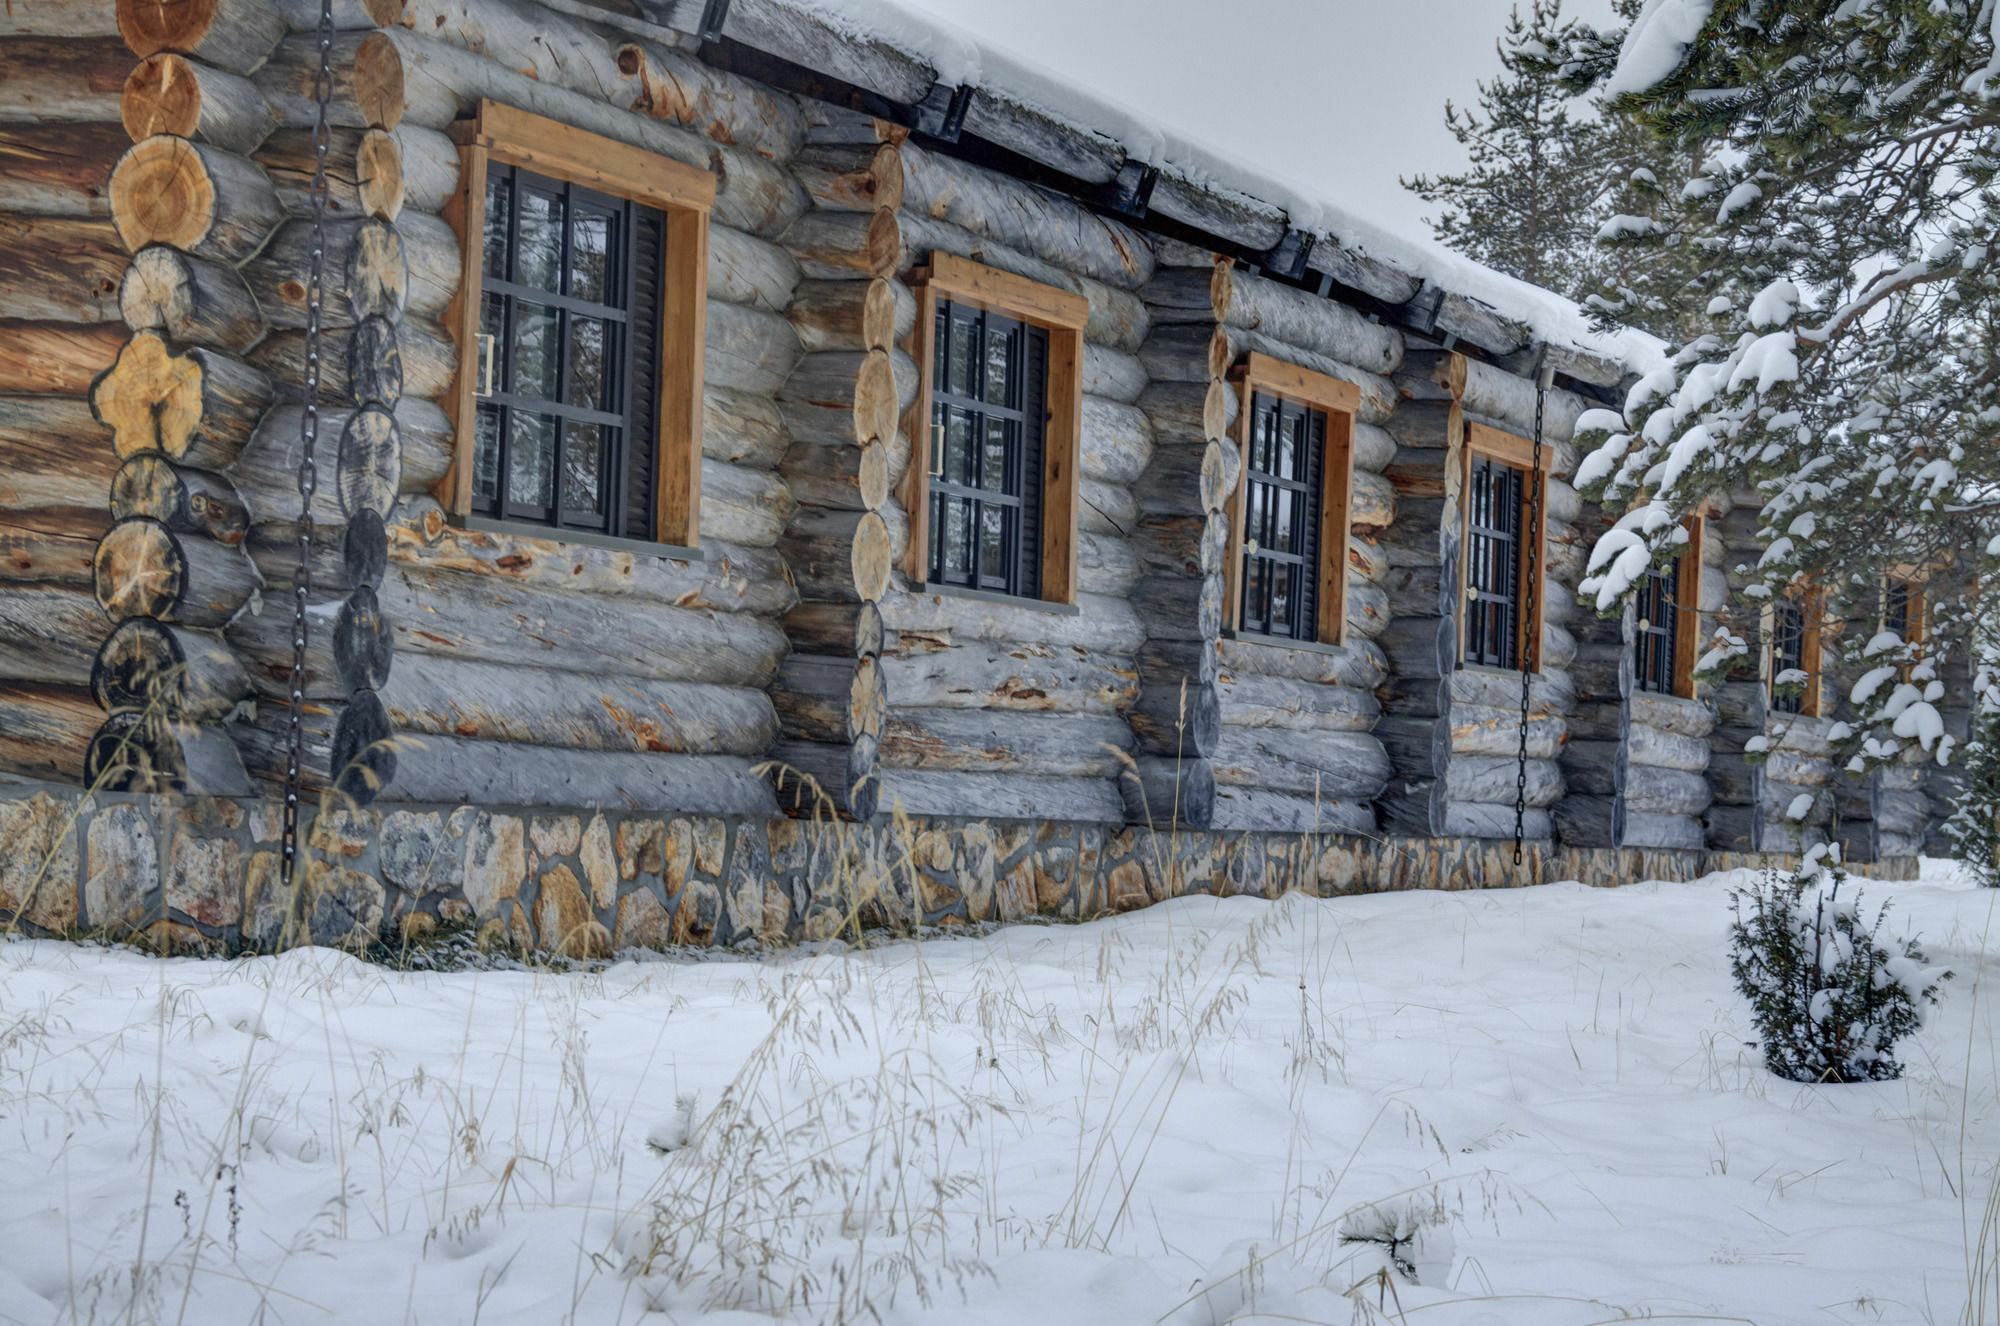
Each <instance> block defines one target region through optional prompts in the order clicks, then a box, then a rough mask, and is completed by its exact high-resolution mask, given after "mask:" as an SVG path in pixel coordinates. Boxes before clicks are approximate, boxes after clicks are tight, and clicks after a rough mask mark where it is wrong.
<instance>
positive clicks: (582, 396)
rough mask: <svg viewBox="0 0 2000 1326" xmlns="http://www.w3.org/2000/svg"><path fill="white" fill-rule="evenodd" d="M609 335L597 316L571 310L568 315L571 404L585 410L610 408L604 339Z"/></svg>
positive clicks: (608, 338) (609, 338) (607, 339)
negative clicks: (581, 315)
mask: <svg viewBox="0 0 2000 1326" xmlns="http://www.w3.org/2000/svg"><path fill="white" fill-rule="evenodd" d="M611 339H612V338H611V337H610V335H609V329H608V328H607V327H606V326H605V324H604V321H603V319H601V318H585V317H580V316H578V315H576V314H571V315H570V319H569V392H568V395H567V397H566V399H567V400H568V401H569V403H570V404H571V405H576V406H581V407H582V408H584V409H586V410H609V409H611V408H612V401H611V399H610V392H609V390H608V388H609V387H610V385H611V376H610V374H609V373H607V372H606V371H605V369H606V366H605V362H604V354H605V346H606V343H607V342H608V341H609V340H611Z"/></svg>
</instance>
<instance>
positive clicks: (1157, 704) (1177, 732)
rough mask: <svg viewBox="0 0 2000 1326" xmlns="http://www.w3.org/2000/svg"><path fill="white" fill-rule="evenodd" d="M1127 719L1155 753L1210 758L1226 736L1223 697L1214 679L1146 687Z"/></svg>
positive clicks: (1140, 692)
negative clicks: (1223, 722) (1224, 735)
mask: <svg viewBox="0 0 2000 1326" xmlns="http://www.w3.org/2000/svg"><path fill="white" fill-rule="evenodd" d="M1126 718H1127V720H1128V721H1129V722H1130V724H1131V727H1132V731H1133V733H1134V734H1136V735H1137V737H1138V739H1139V745H1140V747H1141V748H1142V749H1144V750H1147V751H1150V752H1152V753H1153V754H1155V755H1172V756H1177V757H1181V758H1187V759H1193V758H1197V757H1200V758H1207V757H1210V756H1213V755H1214V754H1215V748H1216V744H1217V743H1218V742H1219V741H1220V740H1221V738H1222V721H1223V716H1222V698H1221V696H1220V694H1219V693H1218V691H1217V688H1216V686H1215V684H1214V683H1213V682H1211V683H1208V684H1206V685H1204V684H1202V683H1200V682H1198V681H1191V680H1188V679H1182V680H1179V681H1175V682H1167V683H1160V682H1155V683H1153V684H1151V685H1147V686H1142V687H1140V689H1139V698H1138V699H1137V700H1135V701H1134V702H1133V704H1132V708H1131V710H1130V712H1128V713H1127V714H1126Z"/></svg>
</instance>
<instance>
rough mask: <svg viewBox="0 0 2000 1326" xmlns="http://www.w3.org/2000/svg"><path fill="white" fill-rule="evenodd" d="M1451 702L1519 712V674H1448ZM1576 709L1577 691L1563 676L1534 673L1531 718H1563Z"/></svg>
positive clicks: (1493, 671)
mask: <svg viewBox="0 0 2000 1326" xmlns="http://www.w3.org/2000/svg"><path fill="white" fill-rule="evenodd" d="M1451 702H1452V707H1453V708H1454V709H1456V708H1457V707H1458V706H1460V705H1468V704H1469V705H1489V706H1492V707H1493V708H1496V709H1504V708H1507V707H1509V706H1511V707H1512V708H1513V709H1514V711H1515V712H1516V713H1519V712H1520V709H1521V674H1520V673H1518V672H1501V671H1499V670H1498V669H1489V668H1470V667H1467V668H1459V669H1458V670H1457V671H1455V672H1453V673H1452V674H1451ZM1575 707H1576V688H1575V686H1574V685H1573V684H1572V682H1571V680H1570V678H1569V676H1568V675H1567V674H1566V673H1562V672H1543V673H1536V674H1535V676H1534V678H1533V679H1532V680H1531V681H1530V683H1529V687H1528V712H1529V713H1530V714H1531V715H1544V714H1566V713H1568V712H1569V711H1570V710H1571V709H1573V708H1575Z"/></svg>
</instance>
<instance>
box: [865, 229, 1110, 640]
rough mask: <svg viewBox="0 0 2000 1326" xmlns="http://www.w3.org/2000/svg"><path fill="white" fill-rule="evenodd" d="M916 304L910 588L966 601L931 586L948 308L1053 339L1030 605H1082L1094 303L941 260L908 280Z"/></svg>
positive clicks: (969, 263)
mask: <svg viewBox="0 0 2000 1326" xmlns="http://www.w3.org/2000/svg"><path fill="white" fill-rule="evenodd" d="M907 284H908V285H909V286H910V288H911V290H912V292H913V293H915V295H916V297H917V322H916V325H915V326H914V327H912V328H911V329H910V335H909V341H908V348H909V352H910V357H911V358H912V359H914V360H915V361H916V364H917V399H916V403H915V404H914V405H912V406H911V407H910V411H909V413H908V414H907V415H905V416H904V419H903V431H904V435H905V436H906V437H908V439H909V443H910V463H909V469H908V470H907V471H906V472H905V474H904V478H903V493H902V496H903V509H904V512H905V514H906V515H908V517H909V521H910V546H909V551H908V553H907V554H906V555H905V558H904V569H905V571H906V573H907V574H908V576H909V580H910V584H911V587H912V588H916V589H920V590H922V591H924V592H933V591H935V592H944V593H960V592H965V591H963V590H961V589H960V587H959V586H956V585H937V586H933V585H931V584H930V582H929V574H930V518H931V516H930V513H931V501H930V479H931V466H930V452H931V374H932V373H933V372H934V371H935V368H936V366H935V365H934V363H933V362H932V361H933V359H934V358H935V357H936V356H935V349H936V347H935V345H934V344H933V342H934V341H935V339H936V323H937V303H938V300H940V299H944V300H948V301H950V302H952V303H955V304H966V305H970V306H973V307H977V308H980V309H983V310H985V311H987V312H990V313H998V314H1001V315H1003V316H1005V317H1009V318H1013V319H1015V320H1016V321H1019V322H1025V323H1028V324H1030V325H1032V326H1036V327H1040V328H1041V329H1043V330H1044V331H1046V332H1047V333H1048V336H1049V380H1048V383H1047V386H1046V390H1045V394H1044V398H1043V403H1044V408H1045V409H1046V410H1047V412H1048V418H1047V420H1046V421H1045V423H1044V426H1043V432H1042V498H1041V501H1042V507H1041V517H1040V520H1041V549H1040V557H1041V573H1040V576H1039V577H1038V586H1037V588H1038V592H1037V594H1036V596H1035V597H1034V598H1026V597H1023V598H1021V599H1020V600H1019V601H1020V602H1022V603H1035V602H1038V601H1039V602H1046V603H1058V604H1062V605H1064V606H1074V605H1075V604H1076V572H1077V539H1078V530H1077V517H1078V515H1079V512H1080V508H1081V507H1082V504H1083V498H1082V491H1081V482H1080V481H1081V475H1080V472H1079V462H1080V453H1081V450H1082V445H1083V328H1084V324H1086V323H1087V322H1089V321H1090V301H1089V300H1087V299H1085V298H1084V297H1083V296H1082V295H1078V294H1073V293H1071V292H1070V291H1067V290H1058V289H1056V288H1055V287H1054V286H1047V285H1043V284H1042V283H1041V282H1039V281H1031V280H1029V279H1028V278H1026V277H1024V276H1016V275H1014V274H1013V273H1012V272H1003V271H1001V270H999V269H998V268H996V267H988V266H987V265H986V264H984V263H979V262H974V261H973V260H972V259H970V258H961V257H959V256H958V255H957V254H953V253H942V252H939V253H933V254H932V255H931V260H930V262H929V263H927V264H925V265H924V266H922V267H919V268H917V269H916V270H915V271H914V272H912V273H911V274H910V275H909V277H908V278H907Z"/></svg>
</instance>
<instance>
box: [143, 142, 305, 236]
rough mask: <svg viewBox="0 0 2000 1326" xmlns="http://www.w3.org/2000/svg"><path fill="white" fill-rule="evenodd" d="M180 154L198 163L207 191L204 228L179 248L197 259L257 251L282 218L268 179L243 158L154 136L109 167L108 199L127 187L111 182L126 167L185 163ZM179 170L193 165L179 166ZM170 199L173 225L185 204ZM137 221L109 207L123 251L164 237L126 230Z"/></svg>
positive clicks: (153, 232) (203, 145)
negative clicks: (110, 191) (173, 206)
mask: <svg viewBox="0 0 2000 1326" xmlns="http://www.w3.org/2000/svg"><path fill="white" fill-rule="evenodd" d="M180 153H190V154H192V155H193V156H195V157H196V158H198V159H199V162H200V166H199V170H200V172H201V174H202V175H203V177H205V179H206V180H207V182H208V185H209V187H210V189H211V191H212V202H211V204H210V213H209V218H208V226H207V228H206V229H205V230H204V231H203V232H202V234H201V235H200V237H199V238H197V239H195V240H194V242H193V243H191V244H186V245H183V246H182V247H183V248H184V250H185V251H186V252H188V253H191V254H193V255H194V256H195V257H197V258H207V259H210V260H211V261H215V262H232V263H233V262H241V261H242V260H243V259H244V258H246V257H248V256H249V255H250V254H252V253H254V252H256V251H257V249H258V247H259V246H261V245H262V244H263V243H264V241H265V240H266V239H267V238H268V237H269V236H270V234H271V231H272V230H273V229H274V228H275V227H276V226H277V224H278V222H279V221H280V220H282V219H283V217H284V215H285V209H284V207H283V205H282V204H280V203H279V202H278V194H277V191H276V190H275V189H273V188H272V187H271V181H270V178H269V177H268V176H266V175H265V174H264V171H263V169H262V168H261V167H260V166H258V165H257V163H256V162H254V161H251V160H249V159H248V158H247V157H242V156H238V155H237V154H235V153H234V152H225V151H223V150H222V149H221V148H219V147H211V146H210V145H208V144H207V143H196V142H190V141H189V140H187V139H185V138H174V137H172V136H170V135H167V134H160V135H156V136H155V137H152V138H148V139H146V140H144V141H143V142H138V143H134V144H133V145H132V146H131V147H130V148H128V149H127V150H126V153H125V155H124V156H123V157H120V158H119V160H118V162H117V164H116V165H114V166H113V167H112V181H113V183H112V188H113V194H112V196H113V197H114V198H117V197H119V194H120V190H121V188H129V187H130V186H129V184H128V185H125V186H119V185H118V184H117V178H118V176H119V174H120V173H121V172H123V171H125V170H126V168H127V163H132V164H133V166H134V168H138V167H139V166H140V165H141V164H142V163H156V162H160V161H167V160H185V158H183V157H180V156H179V154H180ZM182 169H184V170H185V169H193V167H191V166H184V167H182ZM174 201H175V202H176V203H178V204H179V206H178V207H177V208H176V209H175V210H174V211H173V212H172V213H170V214H169V216H168V218H167V219H168V220H169V221H170V222H173V223H178V222H180V221H181V220H182V219H183V211H184V209H186V208H187V206H188V205H189V201H190V200H188V199H186V198H181V199H176V200H174ZM138 210H139V207H138V200H136V199H135V200H134V211H138ZM137 219H138V218H137V217H121V216H120V215H119V213H118V211H117V209H116V208H114V209H113V212H112V220H113V221H114V222H117V223H118V228H119V235H120V238H122V239H123V240H124V241H125V245H126V247H127V248H130V249H134V250H137V249H140V248H143V247H144V246H145V245H146V244H148V243H150V242H152V241H153V240H155V239H161V238H164V237H165V236H164V235H163V234H162V232H160V231H159V230H155V229H151V228H143V227H142V228H141V229H140V230H139V231H138V232H137V233H133V232H131V231H128V230H127V229H126V227H127V224H128V222H132V221H136V220H137Z"/></svg>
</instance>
